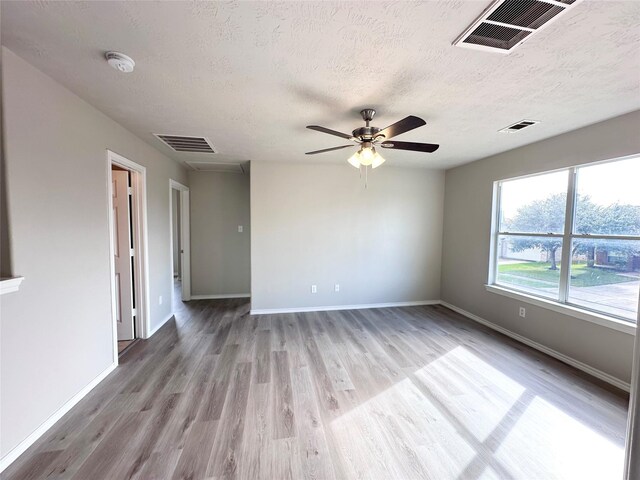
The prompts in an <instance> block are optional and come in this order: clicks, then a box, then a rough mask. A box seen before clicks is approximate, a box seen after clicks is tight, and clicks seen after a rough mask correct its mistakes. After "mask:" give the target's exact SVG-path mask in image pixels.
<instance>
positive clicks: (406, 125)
mask: <svg viewBox="0 0 640 480" xmlns="http://www.w3.org/2000/svg"><path fill="white" fill-rule="evenodd" d="M426 124H427V122H425V121H424V120H423V119H421V118H419V117H414V116H413V115H409V116H408V117H406V118H403V119H402V120H400V121H398V122H396V123H394V124H393V125H389V126H388V127H387V128H383V129H382V130H380V131H379V132H378V133H377V134H376V135H384V138H385V139H387V140H388V139H390V138H391V137H395V136H396V135H400V134H401V133H405V132H408V131H409V130H413V129H414V128H418V127H421V126H423V125H426Z"/></svg>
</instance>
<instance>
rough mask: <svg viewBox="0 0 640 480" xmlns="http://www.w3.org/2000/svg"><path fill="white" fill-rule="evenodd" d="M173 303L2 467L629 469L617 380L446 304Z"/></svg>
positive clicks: (438, 478) (439, 479) (570, 473)
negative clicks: (274, 307) (151, 329)
mask: <svg viewBox="0 0 640 480" xmlns="http://www.w3.org/2000/svg"><path fill="white" fill-rule="evenodd" d="M177 309H178V310H177V313H176V319H175V321H171V322H170V323H168V324H167V325H165V326H164V327H163V328H162V329H161V330H160V331H159V332H158V333H156V334H155V335H154V336H153V338H152V339H150V340H148V341H140V342H137V344H136V345H133V346H132V347H131V349H130V350H129V351H127V352H126V353H125V354H124V355H123V357H122V358H121V366H120V367H118V368H117V369H116V371H114V372H113V373H112V374H111V375H110V376H109V377H108V378H107V379H106V380H105V381H104V382H102V383H101V384H100V385H99V386H98V387H96V388H95V389H94V390H93V391H92V392H91V393H90V394H89V395H88V396H87V397H86V398H85V399H83V400H82V401H81V402H80V403H79V404H78V405H77V406H76V407H75V408H74V409H73V410H72V411H71V412H69V413H68V414H67V415H66V416H65V417H64V418H62V419H61V420H60V421H59V422H58V423H57V424H56V425H55V426H54V427H53V428H52V429H51V430H50V431H49V432H47V434H46V435H45V436H44V437H43V438H41V439H40V440H39V441H38V442H37V443H36V444H35V445H34V446H32V447H31V448H30V449H29V450H28V451H27V452H26V453H25V454H24V455H22V457H20V458H19V459H18V460H17V461H16V462H15V463H14V464H13V465H11V466H10V467H9V468H8V469H7V470H6V471H5V472H4V473H3V474H2V478H3V479H5V480H14V479H15V480H18V479H19V480H25V479H41V478H55V479H62V478H72V479H80V480H98V479H112V480H113V479H118V480H119V479H129V478H138V479H205V478H206V479H222V478H241V479H251V480H253V479H288V478H291V479H361V478H362V479H364V478H370V479H435V480H446V479H479V478H483V479H511V478H521V479H526V480H531V479H552V478H558V479H574V478H575V479H580V480H584V479H589V478H593V479H598V480H604V479H617V478H621V471H622V463H623V450H624V432H625V421H626V403H627V398H626V396H625V395H624V394H622V393H621V392H618V391H615V390H613V389H611V388H608V387H606V386H605V385H603V384H601V383H598V382H597V381H595V380H592V379H591V378H589V377H587V376H585V375H584V374H582V373H580V372H578V371H577V370H575V369H572V368H570V367H568V366H566V365H564V364H561V363H559V362H557V361H555V360H554V359H551V358H549V357H547V356H545V355H543V354H541V353H539V352H536V351H534V350H532V349H530V348H528V347H526V346H523V345H521V344H518V343H516V342H514V341H512V340H510V339H508V338H506V337H504V336H502V335H500V334H497V333H495V332H493V331H490V330H488V329H486V328H484V327H482V326H479V325H477V324H475V323H472V322H470V321H469V320H467V319H465V318H463V317H462V316H460V315H458V314H456V313H454V312H452V311H450V310H448V309H446V308H444V307H440V306H429V307H406V308H389V309H379V310H351V311H342V312H320V313H304V314H286V315H261V316H250V315H249V314H248V310H249V305H248V304H247V303H246V301H243V300H219V301H193V302H190V303H189V304H182V303H180V304H179V305H178V306H177Z"/></svg>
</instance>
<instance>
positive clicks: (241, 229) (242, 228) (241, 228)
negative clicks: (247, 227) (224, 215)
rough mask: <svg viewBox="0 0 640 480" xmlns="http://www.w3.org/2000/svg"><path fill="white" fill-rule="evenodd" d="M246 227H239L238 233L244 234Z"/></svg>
mask: <svg viewBox="0 0 640 480" xmlns="http://www.w3.org/2000/svg"><path fill="white" fill-rule="evenodd" d="M243 230H244V227H243V226H242V225H238V233H242V231H243Z"/></svg>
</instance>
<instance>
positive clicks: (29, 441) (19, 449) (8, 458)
mask: <svg viewBox="0 0 640 480" xmlns="http://www.w3.org/2000/svg"><path fill="white" fill-rule="evenodd" d="M116 367H117V365H116V364H115V363H114V364H111V365H110V366H109V367H107V368H106V369H105V370H104V371H103V372H102V373H101V374H100V375H98V376H97V377H96V378H94V379H93V380H91V382H89V384H88V385H87V386H85V387H84V388H83V389H82V390H80V391H79V392H78V393H76V394H75V395H74V396H73V397H71V398H70V399H69V400H68V401H67V402H66V403H65V404H64V405H62V407H60V408H59V409H58V410H57V411H56V412H55V413H53V415H51V416H50V417H49V418H47V419H46V420H45V421H44V423H42V425H40V426H39V427H38V428H36V429H35V430H34V431H33V432H32V433H31V435H29V436H28V437H27V438H25V439H24V440H23V441H22V442H20V443H19V444H18V445H16V446H15V447H14V448H13V449H12V450H11V451H10V452H9V453H7V454H6V455H5V456H4V457H2V459H0V472H2V471H3V470H4V469H5V468H7V467H8V466H9V465H11V464H12V463H13V462H14V461H15V460H16V459H17V458H18V457H19V456H20V455H22V454H23V453H24V452H25V450H27V448H29V447H30V446H31V445H33V444H34V443H35V442H36V440H38V439H39V438H40V437H41V436H42V435H44V434H45V433H46V432H47V430H49V429H50V428H51V427H53V426H54V425H55V423H56V422H57V421H58V420H60V419H61V418H62V417H63V416H64V415H65V414H66V413H67V412H68V411H69V410H71V409H72V408H73V407H74V406H75V405H76V404H77V403H78V402H79V401H80V400H82V399H83V398H84V397H85V396H86V395H87V394H88V393H89V392H90V391H91V390H93V389H94V388H95V387H96V386H97V385H98V384H99V383H100V382H101V381H102V380H104V379H105V378H106V377H107V375H109V374H110V373H111V372H112V371H113V370H115V368H116Z"/></svg>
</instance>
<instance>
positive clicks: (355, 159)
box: [347, 152, 360, 168]
mask: <svg viewBox="0 0 640 480" xmlns="http://www.w3.org/2000/svg"><path fill="white" fill-rule="evenodd" d="M347 162H349V163H350V164H351V165H353V167H354V168H360V152H356V153H354V154H353V155H351V156H350V157H349V159H348V160H347Z"/></svg>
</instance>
